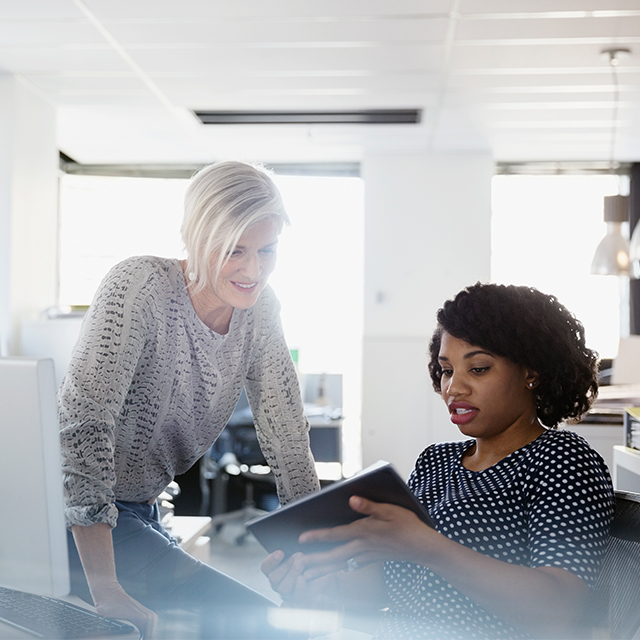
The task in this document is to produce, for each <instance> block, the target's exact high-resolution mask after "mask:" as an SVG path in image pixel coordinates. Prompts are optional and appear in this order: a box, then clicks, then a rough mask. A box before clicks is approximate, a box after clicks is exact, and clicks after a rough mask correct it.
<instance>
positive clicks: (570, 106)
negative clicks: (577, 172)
mask: <svg viewBox="0 0 640 640" xmlns="http://www.w3.org/2000/svg"><path fill="white" fill-rule="evenodd" d="M610 47H616V48H628V49H631V54H630V55H628V56H627V57H625V58H623V59H621V61H620V64H619V65H618V67H617V80H618V87H619V103H618V104H619V109H618V117H617V118H615V116H614V114H615V108H614V107H615V104H616V102H615V100H614V96H615V89H614V78H613V75H612V70H611V66H610V63H609V59H608V58H607V57H606V56H603V55H601V50H603V49H605V48H610ZM0 73H7V74H14V75H16V76H17V77H18V78H19V80H20V81H21V82H23V83H25V84H26V85H28V86H29V87H30V88H32V89H33V90H34V91H36V92H37V93H38V94H39V95H40V96H41V97H43V98H44V99H45V100H47V101H48V102H50V103H51V104H52V105H54V106H55V107H56V108H57V113H58V130H59V133H58V137H59V146H60V150H61V151H63V152H64V153H65V154H67V155H69V156H70V157H72V158H73V159H75V160H77V161H78V162H81V163H94V164H95V163H200V162H209V161H212V160H216V159H221V158H230V157H233V158H244V159H252V160H263V161H266V162H296V161H304V162H327V161H332V162H354V161H358V160H359V159H360V158H361V157H362V155H363V153H364V152H366V151H368V150H374V151H375V150H400V151H420V152H424V151H428V152H437V153H442V152H452V153H456V152H469V151H472V152H476V151H477V152H491V153H493V155H494V157H495V159H496V160H498V161H513V162H518V161H532V160H541V161H547V160H548V161H572V160H581V161H606V162H609V161H610V160H611V159H612V153H611V142H612V138H613V135H612V134H613V131H614V124H615V123H616V122H617V135H616V137H615V139H616V144H615V150H614V153H613V158H614V160H616V161H637V160H640V2H639V0H224V1H222V0H0ZM407 108H411V109H415V108H418V109H421V110H422V120H421V122H420V123H419V124H417V125H416V124H413V125H412V124H400V125H379V124H376V125H350V124H339V125H329V124H320V125H304V124H298V125H237V124H234V125H203V124H201V123H200V122H199V121H198V120H197V119H196V118H195V116H194V115H193V113H192V111H193V110H241V111H246V110H250V111H273V110H299V111H309V110H314V111H317V110H328V111H336V110H351V109H407Z"/></svg>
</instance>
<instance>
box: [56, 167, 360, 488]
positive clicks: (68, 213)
mask: <svg viewBox="0 0 640 640" xmlns="http://www.w3.org/2000/svg"><path fill="white" fill-rule="evenodd" d="M275 181H276V183H277V185H278V187H279V189H280V191H281V193H282V197H283V199H284V202H285V206H286V208H287V211H288V213H289V217H290V218H291V223H292V224H291V226H290V227H287V228H285V229H284V230H283V232H282V235H281V238H280V243H279V247H278V266H277V268H276V270H275V272H274V273H273V275H272V277H271V280H270V282H271V284H272V286H273V288H274V290H275V292H276V294H277V296H278V298H279V300H280V303H281V305H282V323H283V326H284V330H285V335H286V337H287V342H288V344H289V346H290V347H291V348H292V349H294V348H295V349H298V352H299V369H300V372H301V373H340V374H342V375H343V405H344V406H343V413H344V415H345V420H344V423H343V430H344V436H343V445H344V447H343V454H344V472H345V474H348V475H351V474H352V473H354V472H355V471H357V470H358V469H359V468H360V467H361V459H360V450H361V447H360V416H359V414H360V378H361V373H360V367H361V343H362V308H363V288H364V187H363V184H362V180H361V179H360V178H348V177H308V176H275ZM187 184H188V181H187V180H179V179H157V178H124V177H123V178H114V177H95V176H75V175H64V176H63V177H62V179H61V191H60V193H61V195H60V267H59V268H60V272H59V306H61V307H66V306H72V305H88V304H89V303H90V302H91V299H92V297H93V294H94V293H95V291H96V289H97V287H98V285H99V283H100V281H101V279H102V278H103V277H104V275H105V274H106V273H107V271H108V270H109V269H110V268H111V267H112V266H113V265H115V264H117V263H118V262H119V261H121V260H123V259H124V258H127V257H129V256H133V255H146V254H149V255H159V256H165V257H176V258H182V257H184V250H183V246H182V240H181V238H180V224H181V222H182V211H183V198H184V192H185V189H186V186H187Z"/></svg>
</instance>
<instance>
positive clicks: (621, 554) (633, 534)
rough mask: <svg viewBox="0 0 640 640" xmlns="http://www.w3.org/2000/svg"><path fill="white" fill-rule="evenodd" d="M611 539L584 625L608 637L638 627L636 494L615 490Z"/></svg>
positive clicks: (639, 509) (626, 635) (625, 637)
mask: <svg viewBox="0 0 640 640" xmlns="http://www.w3.org/2000/svg"><path fill="white" fill-rule="evenodd" d="M615 495H616V510H615V516H614V518H613V523H612V525H611V538H610V540H609V545H608V547H607V551H606V553H605V557H604V560H603V563H602V568H601V571H600V576H599V577H598V581H597V583H596V586H595V587H594V590H593V594H592V600H591V604H590V607H589V612H588V614H587V615H588V625H589V626H590V627H592V628H599V629H600V630H603V631H605V633H606V637H608V638H611V639H612V640H631V639H632V638H633V637H634V635H635V633H636V631H637V630H638V629H639V628H640V494H638V493H629V492H626V491H616V492H615Z"/></svg>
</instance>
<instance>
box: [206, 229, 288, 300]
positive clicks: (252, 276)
mask: <svg viewBox="0 0 640 640" xmlns="http://www.w3.org/2000/svg"><path fill="white" fill-rule="evenodd" d="M280 226H281V225H280V223H279V221H278V220H277V219H276V218H273V217H272V218H265V219H263V220H260V221H259V222H256V223H255V224H253V225H252V226H250V227H249V228H248V229H247V230H246V231H245V232H244V233H243V234H242V236H240V240H239V241H238V244H237V245H236V247H235V249H234V250H233V251H232V252H231V255H230V256H229V259H228V260H227V262H226V263H225V264H224V266H223V267H222V269H221V271H220V275H219V276H218V278H217V280H216V282H215V285H214V292H215V295H216V297H217V298H218V299H219V300H220V302H221V303H222V304H223V305H226V306H228V307H232V308H235V309H248V308H249V307H252V306H253V305H254V304H255V303H256V301H257V299H258V296H259V295H260V292H261V291H262V290H263V289H264V288H265V286H266V285H267V282H268V280H269V276H270V275H271V273H272V271H273V269H274V268H275V266H276V248H277V245H278V234H279V232H280Z"/></svg>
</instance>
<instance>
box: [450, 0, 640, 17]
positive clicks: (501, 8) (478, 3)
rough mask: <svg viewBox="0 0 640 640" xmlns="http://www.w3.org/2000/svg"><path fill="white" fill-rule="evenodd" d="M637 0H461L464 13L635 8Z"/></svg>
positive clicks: (619, 9) (558, 11)
mask: <svg viewBox="0 0 640 640" xmlns="http://www.w3.org/2000/svg"><path fill="white" fill-rule="evenodd" d="M637 9H638V2H637V0H615V2H611V1H610V0H579V1H577V0H463V2H462V12H463V13H464V14H474V13H478V14H483V13H484V14H487V13H502V14H509V13H530V14H535V13H560V12H563V13H566V12H585V11H612V10H618V11H622V10H637Z"/></svg>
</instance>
